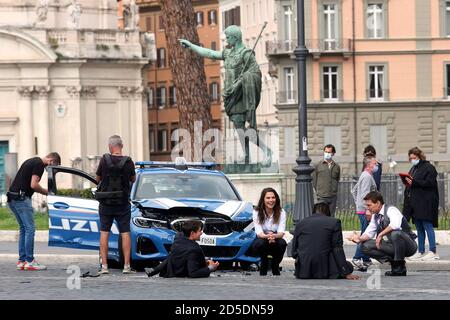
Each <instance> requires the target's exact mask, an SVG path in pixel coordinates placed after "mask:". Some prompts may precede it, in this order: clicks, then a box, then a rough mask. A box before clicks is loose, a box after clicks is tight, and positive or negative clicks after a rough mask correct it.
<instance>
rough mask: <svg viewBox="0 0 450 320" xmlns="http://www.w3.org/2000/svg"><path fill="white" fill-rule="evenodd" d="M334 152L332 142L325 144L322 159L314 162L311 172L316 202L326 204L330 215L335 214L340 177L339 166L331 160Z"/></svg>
mask: <svg viewBox="0 0 450 320" xmlns="http://www.w3.org/2000/svg"><path fill="white" fill-rule="evenodd" d="M335 153H336V148H335V147H334V146H333V145H332V144H327V145H326V146H325V147H324V148H323V160H322V161H320V162H319V163H317V164H316V166H315V170H314V172H313V173H312V178H313V187H314V190H315V192H316V197H317V201H316V202H317V203H321V202H324V203H326V204H328V206H329V207H330V213H331V217H334V216H335V212H336V199H337V193H338V185H339V180H340V179H341V168H340V166H339V165H338V164H337V163H336V162H335V161H334V160H333V156H334V154H335Z"/></svg>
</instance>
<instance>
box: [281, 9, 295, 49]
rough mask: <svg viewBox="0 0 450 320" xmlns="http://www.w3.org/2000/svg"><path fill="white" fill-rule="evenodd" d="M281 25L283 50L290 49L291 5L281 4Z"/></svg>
mask: <svg viewBox="0 0 450 320" xmlns="http://www.w3.org/2000/svg"><path fill="white" fill-rule="evenodd" d="M283 9H284V15H283V27H284V32H283V33H284V43H285V50H286V51H290V49H291V45H292V17H293V11H292V6H283Z"/></svg>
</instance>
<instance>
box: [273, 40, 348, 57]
mask: <svg viewBox="0 0 450 320" xmlns="http://www.w3.org/2000/svg"><path fill="white" fill-rule="evenodd" d="M305 45H306V47H307V48H308V50H309V52H310V53H333V52H337V53H342V52H350V51H351V50H352V40H351V39H348V38H340V39H306V41H305ZM297 46H298V41H297V40H296V39H291V40H276V41H266V53H267V54H269V55H276V54H288V53H293V52H294V50H295V48H296V47H297Z"/></svg>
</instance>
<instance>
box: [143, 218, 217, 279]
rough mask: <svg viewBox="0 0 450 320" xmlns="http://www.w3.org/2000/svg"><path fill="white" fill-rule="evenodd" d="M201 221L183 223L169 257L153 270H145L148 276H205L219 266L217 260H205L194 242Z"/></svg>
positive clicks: (199, 229) (201, 225) (199, 231)
mask: <svg viewBox="0 0 450 320" xmlns="http://www.w3.org/2000/svg"><path fill="white" fill-rule="evenodd" d="M202 228H203V223H202V222H201V221H198V220H192V221H186V222H184V223H183V227H182V232H179V233H177V235H176V236H175V240H174V242H173V245H172V248H171V251H170V254H169V257H168V258H167V259H166V260H165V261H163V262H162V263H161V264H160V265H158V266H157V267H156V268H155V269H154V270H151V271H149V272H147V275H148V276H149V277H151V276H153V275H155V274H158V273H159V276H160V277H164V278H173V277H180V278H184V277H189V278H207V277H209V275H210V273H211V272H213V271H215V270H216V269H217V268H218V267H219V262H214V261H212V260H206V258H205V255H204V254H203V250H202V248H201V247H200V245H199V244H198V243H197V242H196V241H198V240H200V236H201V235H202V233H203V231H202Z"/></svg>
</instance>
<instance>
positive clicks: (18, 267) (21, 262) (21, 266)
mask: <svg viewBox="0 0 450 320" xmlns="http://www.w3.org/2000/svg"><path fill="white" fill-rule="evenodd" d="M24 266H25V262H23V261H17V267H16V268H17V270H23V268H24Z"/></svg>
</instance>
